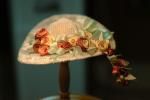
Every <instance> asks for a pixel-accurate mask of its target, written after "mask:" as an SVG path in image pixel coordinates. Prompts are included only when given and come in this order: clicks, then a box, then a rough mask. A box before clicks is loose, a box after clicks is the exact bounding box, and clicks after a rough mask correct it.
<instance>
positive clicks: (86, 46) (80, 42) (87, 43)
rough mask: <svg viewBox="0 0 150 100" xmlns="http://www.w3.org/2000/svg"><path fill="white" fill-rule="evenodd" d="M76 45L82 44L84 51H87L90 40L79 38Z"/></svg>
mask: <svg viewBox="0 0 150 100" xmlns="http://www.w3.org/2000/svg"><path fill="white" fill-rule="evenodd" d="M76 45H78V46H80V47H81V49H82V51H86V49H87V48H88V47H89V41H88V40H87V39H86V38H83V37H81V38H78V40H77V42H76Z"/></svg>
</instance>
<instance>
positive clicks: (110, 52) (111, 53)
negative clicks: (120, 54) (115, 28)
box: [106, 48, 114, 56]
mask: <svg viewBox="0 0 150 100" xmlns="http://www.w3.org/2000/svg"><path fill="white" fill-rule="evenodd" d="M106 55H108V56H112V55H114V49H111V48H109V49H107V51H106Z"/></svg>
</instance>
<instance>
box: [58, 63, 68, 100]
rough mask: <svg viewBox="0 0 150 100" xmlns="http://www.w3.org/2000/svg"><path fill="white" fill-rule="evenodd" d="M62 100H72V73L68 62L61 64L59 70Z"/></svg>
mask: <svg viewBox="0 0 150 100" xmlns="http://www.w3.org/2000/svg"><path fill="white" fill-rule="evenodd" d="M59 85H60V100H70V97H69V85H70V71H69V64H68V62H61V63H60V69H59Z"/></svg>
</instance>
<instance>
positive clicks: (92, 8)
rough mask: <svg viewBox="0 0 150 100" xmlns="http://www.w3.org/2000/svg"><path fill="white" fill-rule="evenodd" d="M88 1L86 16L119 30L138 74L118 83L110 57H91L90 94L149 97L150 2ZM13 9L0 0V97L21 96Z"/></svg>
mask: <svg viewBox="0 0 150 100" xmlns="http://www.w3.org/2000/svg"><path fill="white" fill-rule="evenodd" d="M84 3H85V4H84V5H85V6H84V9H85V14H86V15H88V16H90V17H92V18H94V19H96V20H98V21H100V22H101V23H102V24H104V25H105V26H107V27H108V28H109V29H110V30H112V31H114V32H115V35H114V36H115V40H116V41H117V42H116V43H117V50H118V51H119V52H120V53H121V54H123V55H125V56H126V58H127V59H129V60H130V62H131V66H133V70H132V72H133V73H134V74H135V75H136V77H137V80H136V81H134V82H132V83H131V84H130V86H129V87H120V86H117V85H116V84H115V83H114V82H113V80H112V76H111V66H110V64H109V62H108V61H107V59H106V58H105V57H95V58H91V59H88V60H87V61H86V64H87V68H86V82H87V85H86V91H87V93H89V94H91V95H94V96H97V97H101V98H103V99H104V100H149V99H148V97H149V94H150V78H149V76H150V74H149V72H150V59H149V56H150V48H149V43H150V42H149V37H150V32H149V29H150V1H149V0H84ZM54 8H55V5H54ZM10 9H11V8H10V1H9V0H0V14H1V15H0V37H1V39H0V100H17V95H18V92H17V86H16V77H15V76H16V73H15V71H16V69H15V68H16V67H15V61H14V60H13V57H14V54H13V50H14V49H13V45H12V41H13V38H12V21H11V17H12V16H11V15H10V14H11V12H10ZM18 9H19V8H18Z"/></svg>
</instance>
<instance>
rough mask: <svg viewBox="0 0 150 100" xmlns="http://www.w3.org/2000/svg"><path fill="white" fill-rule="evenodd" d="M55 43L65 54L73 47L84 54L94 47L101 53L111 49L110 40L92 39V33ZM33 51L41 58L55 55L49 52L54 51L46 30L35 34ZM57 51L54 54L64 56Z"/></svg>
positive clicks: (43, 29)
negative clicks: (78, 48)
mask: <svg viewBox="0 0 150 100" xmlns="http://www.w3.org/2000/svg"><path fill="white" fill-rule="evenodd" d="M55 42H56V43H57V50H60V49H61V51H63V53H66V52H68V51H69V50H72V47H80V49H81V50H82V52H87V53H89V52H90V49H89V48H90V47H94V48H96V50H95V51H101V52H104V51H105V50H107V48H108V47H109V40H94V39H93V38H92V33H90V32H84V36H80V35H73V36H71V37H68V38H67V39H65V40H61V39H60V40H57V41H56V40H55ZM33 49H34V51H35V52H36V53H39V54H40V55H41V56H44V55H48V54H53V53H51V52H49V50H50V49H53V47H52V41H51V38H50V35H49V33H48V31H47V30H46V29H45V28H42V29H40V30H39V31H38V32H37V33H36V34H35V43H34V45H33ZM57 50H56V52H54V53H57V54H62V53H58V52H57ZM59 52H60V51H59ZM94 53H95V52H94Z"/></svg>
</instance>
